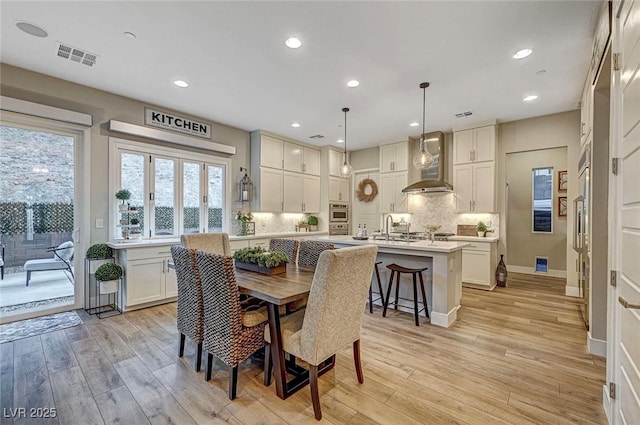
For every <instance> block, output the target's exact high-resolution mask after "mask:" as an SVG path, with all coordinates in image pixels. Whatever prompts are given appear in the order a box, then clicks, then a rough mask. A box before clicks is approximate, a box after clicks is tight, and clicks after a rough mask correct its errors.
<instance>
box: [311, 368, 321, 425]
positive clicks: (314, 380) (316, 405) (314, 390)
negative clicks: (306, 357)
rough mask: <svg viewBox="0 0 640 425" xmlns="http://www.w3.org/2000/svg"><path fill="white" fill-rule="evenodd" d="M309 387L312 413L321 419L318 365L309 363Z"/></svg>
mask: <svg viewBox="0 0 640 425" xmlns="http://www.w3.org/2000/svg"><path fill="white" fill-rule="evenodd" d="M309 387H310V388H311V401H312V402H313V413H314V414H315V415H316V419H317V420H321V419H322V411H321V410H320V394H319V392H318V366H317V365H309Z"/></svg>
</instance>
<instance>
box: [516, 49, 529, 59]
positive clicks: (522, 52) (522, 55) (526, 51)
mask: <svg viewBox="0 0 640 425" xmlns="http://www.w3.org/2000/svg"><path fill="white" fill-rule="evenodd" d="M531 53H533V49H522V50H518V51H517V52H515V53H514V54H513V58H514V59H522V58H526V57H527V56H529V55H530V54H531Z"/></svg>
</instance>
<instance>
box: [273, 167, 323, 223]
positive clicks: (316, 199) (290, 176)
mask: <svg viewBox="0 0 640 425" xmlns="http://www.w3.org/2000/svg"><path fill="white" fill-rule="evenodd" d="M283 179H284V180H283V181H284V183H283V194H282V199H283V207H282V211H283V212H294V213H299V212H318V211H320V177H317V176H307V175H305V174H300V173H290V172H287V171H285V172H284V176H283Z"/></svg>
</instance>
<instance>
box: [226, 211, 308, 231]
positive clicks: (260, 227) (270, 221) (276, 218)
mask: <svg viewBox="0 0 640 425" xmlns="http://www.w3.org/2000/svg"><path fill="white" fill-rule="evenodd" d="M234 217H235V212H234ZM307 217H308V214H302V213H300V214H295V213H279V214H274V213H259V212H254V213H253V221H254V223H255V224H256V234H259V233H285V232H295V230H296V224H297V223H298V222H299V221H302V220H305V221H306V219H307ZM239 232H240V223H239V222H238V221H237V220H231V234H232V235H237V234H238V233H239Z"/></svg>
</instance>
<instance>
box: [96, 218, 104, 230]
mask: <svg viewBox="0 0 640 425" xmlns="http://www.w3.org/2000/svg"><path fill="white" fill-rule="evenodd" d="M103 227H104V220H103V219H101V218H96V229H102V228H103Z"/></svg>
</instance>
